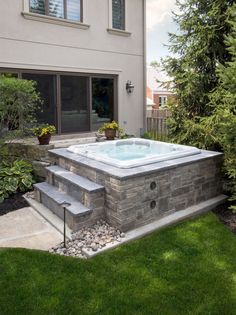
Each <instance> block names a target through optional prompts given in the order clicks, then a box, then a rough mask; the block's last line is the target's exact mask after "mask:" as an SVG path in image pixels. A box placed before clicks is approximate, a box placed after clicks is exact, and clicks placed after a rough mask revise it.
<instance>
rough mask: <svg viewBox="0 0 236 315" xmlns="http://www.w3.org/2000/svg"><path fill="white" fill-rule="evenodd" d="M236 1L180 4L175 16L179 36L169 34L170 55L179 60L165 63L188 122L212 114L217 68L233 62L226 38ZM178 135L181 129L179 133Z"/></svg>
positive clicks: (191, 0) (187, 0)
mask: <svg viewBox="0 0 236 315" xmlns="http://www.w3.org/2000/svg"><path fill="white" fill-rule="evenodd" d="M234 2H235V0H214V1H212V0H185V1H184V0H177V6H178V8H179V11H180V13H179V14H174V21H175V22H176V23H177V25H178V27H179V34H169V36H170V45H169V50H170V52H172V53H174V55H175V56H176V57H169V58H167V59H166V60H165V61H164V68H165V69H166V71H167V73H168V74H169V75H170V76H171V77H172V78H173V83H174V86H175V92H176V94H177V100H178V105H179V106H181V107H182V109H181V111H184V112H185V114H186V116H187V117H188V118H192V117H194V116H196V115H199V116H204V115H208V114H210V113H211V110H212V108H211V106H209V105H208V104H209V93H210V92H211V91H212V90H213V89H215V88H216V86H217V85H218V81H219V77H218V74H217V71H216V69H217V66H218V65H219V64H222V65H224V64H225V63H226V62H227V61H230V52H229V51H228V50H227V49H226V44H225V41H224V40H225V37H224V36H225V35H227V34H228V32H229V30H230V26H229V24H228V23H227V19H228V15H229V13H228V10H227V9H228V7H230V6H232V5H233V3H234ZM176 131H177V132H178V128H177V129H176Z"/></svg>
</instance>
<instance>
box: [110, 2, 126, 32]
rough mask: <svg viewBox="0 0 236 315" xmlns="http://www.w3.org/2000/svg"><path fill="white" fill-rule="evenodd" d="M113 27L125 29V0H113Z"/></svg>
mask: <svg viewBox="0 0 236 315" xmlns="http://www.w3.org/2000/svg"><path fill="white" fill-rule="evenodd" d="M112 28H115V29H119V30H124V29H125V0H112Z"/></svg>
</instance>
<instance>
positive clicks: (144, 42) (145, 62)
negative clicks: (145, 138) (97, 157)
mask: <svg viewBox="0 0 236 315" xmlns="http://www.w3.org/2000/svg"><path fill="white" fill-rule="evenodd" d="M146 19H147V18H146V0H143V92H144V94H143V130H144V132H145V131H146V130H147V110H146V109H147V98H146V88H147V60H146V58H147V57H146V48H147V46H146V40H147V35H146V26H147V25H146V24H147V23H146Z"/></svg>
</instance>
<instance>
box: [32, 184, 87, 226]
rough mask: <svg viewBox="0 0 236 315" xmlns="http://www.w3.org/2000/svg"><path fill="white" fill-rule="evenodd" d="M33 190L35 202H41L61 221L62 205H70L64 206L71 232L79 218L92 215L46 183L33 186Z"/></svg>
mask: <svg viewBox="0 0 236 315" xmlns="http://www.w3.org/2000/svg"><path fill="white" fill-rule="evenodd" d="M34 188H35V191H36V200H37V201H39V202H41V203H42V204H43V205H44V206H46V207H47V208H48V209H50V210H51V211H52V212H53V213H55V214H56V215H57V216H58V217H60V218H61V219H63V216H64V211H63V207H62V203H64V202H66V203H69V204H70V205H68V206H66V218H67V220H66V221H67V224H68V226H69V227H70V228H71V229H72V230H74V226H75V223H77V221H78V220H79V218H80V217H84V216H87V215H89V214H91V213H92V210H91V209H89V208H87V207H85V206H84V205H83V204H82V203H80V202H79V201H77V200H76V199H75V198H73V197H72V196H69V195H68V194H66V193H65V192H62V191H60V190H59V189H58V188H56V187H54V186H52V185H50V184H48V183H45V182H43V183H39V184H35V185H34Z"/></svg>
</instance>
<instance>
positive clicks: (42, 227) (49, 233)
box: [0, 207, 63, 250]
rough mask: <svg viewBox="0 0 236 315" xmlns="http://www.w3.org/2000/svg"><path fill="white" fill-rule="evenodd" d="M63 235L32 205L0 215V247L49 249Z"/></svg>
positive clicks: (58, 241)
mask: <svg viewBox="0 0 236 315" xmlns="http://www.w3.org/2000/svg"><path fill="white" fill-rule="evenodd" d="M62 239H63V237H62V235H61V234H60V233H59V232H58V231H57V230H56V229H55V228H54V227H52V226H51V225H50V224H49V223H48V222H47V221H46V220H45V219H44V218H43V217H41V216H40V215H39V214H38V213H37V212H36V211H35V210H33V209H32V208H31V207H27V208H22V209H20V210H17V211H14V212H10V213H8V214H6V215H3V216H0V247H24V248H29V249H39V250H48V249H50V248H51V247H53V246H55V245H56V244H58V243H60V242H61V241H62Z"/></svg>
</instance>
